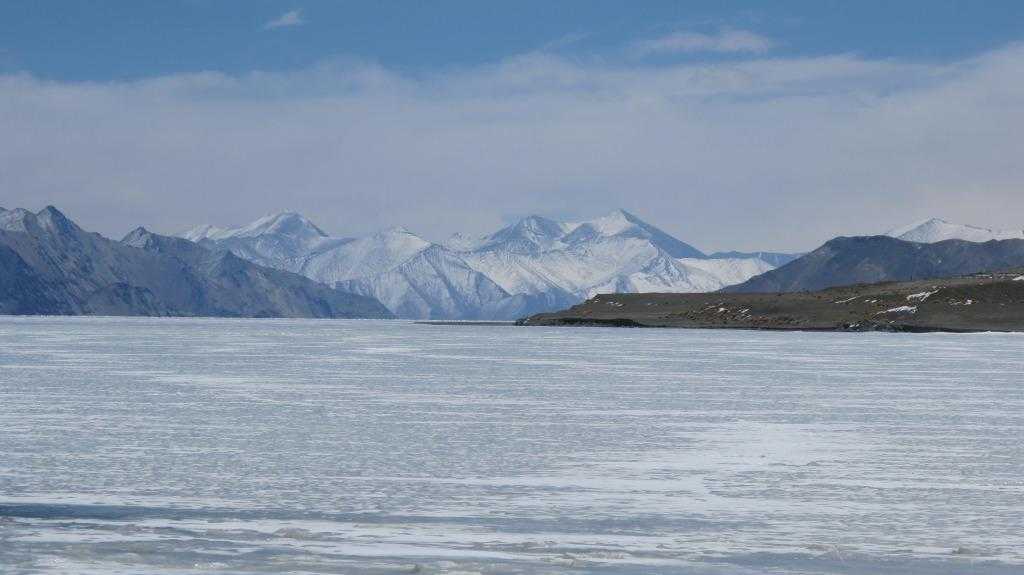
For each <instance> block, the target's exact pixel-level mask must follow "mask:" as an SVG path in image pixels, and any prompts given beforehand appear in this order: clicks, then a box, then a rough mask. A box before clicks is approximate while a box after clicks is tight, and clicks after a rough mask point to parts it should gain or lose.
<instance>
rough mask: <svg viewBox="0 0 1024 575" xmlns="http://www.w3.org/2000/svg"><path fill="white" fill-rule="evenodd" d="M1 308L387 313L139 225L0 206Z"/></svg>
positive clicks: (369, 301)
mask: <svg viewBox="0 0 1024 575" xmlns="http://www.w3.org/2000/svg"><path fill="white" fill-rule="evenodd" d="M0 313H3V314H46V315H153V316H227V317H326V318H338V317H343V318H355V317H372V318H389V317H393V316H392V314H391V313H390V312H389V311H388V310H387V308H385V307H384V306H383V305H381V303H380V302H378V301H377V300H375V299H373V298H370V297H365V296H361V295H355V294H351V293H346V292H343V291H340V290H337V289H334V288H331V287H329V286H326V285H323V284H321V283H317V282H314V281H312V280H310V279H308V278H306V277H303V276H300V275H298V274H293V273H289V272H285V271H281V270H277V269H272V268H268V267H264V266H259V265H256V264H254V263H251V262H249V261H248V260H245V259H242V258H240V257H237V256H235V255H234V254H233V253H231V252H230V251H211V250H208V249H206V248H203V247H201V246H199V245H197V244H195V243H193V242H190V241H187V240H183V239H181V238H175V237H168V236H161V235H157V234H153V233H151V232H149V231H147V230H145V229H144V228H138V229H136V230H134V231H133V232H131V233H130V234H128V235H127V236H126V237H125V238H124V239H123V240H122V241H120V242H118V241H114V240H110V239H107V238H105V237H103V236H101V235H99V234H96V233H90V232H86V231H85V230H83V229H82V228H80V227H79V226H78V225H76V224H75V223H74V222H72V221H71V220H70V219H68V218H67V217H66V216H64V214H62V213H61V212H60V211H58V210H57V209H56V208H54V207H52V206H50V207H46V208H44V209H42V210H40V211H39V212H37V213H32V212H29V211H27V210H23V209H16V210H6V209H3V208H0Z"/></svg>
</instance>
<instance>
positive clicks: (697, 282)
mask: <svg viewBox="0 0 1024 575" xmlns="http://www.w3.org/2000/svg"><path fill="white" fill-rule="evenodd" d="M183 237H185V238H188V239H191V240H192V241H196V242H200V243H202V244H204V245H207V246H208V247H218V248H221V249H227V250H231V251H232V252H234V253H235V254H237V255H238V256H240V257H243V258H246V259H249V260H252V261H255V262H257V263H260V264H263V265H268V266H275V267H279V268H282V269H286V270H288V271H293V272H297V273H301V274H303V275H305V276H307V277H310V278H312V279H314V280H317V281H321V282H324V283H327V284H331V285H337V286H338V287H340V288H341V289H344V290H347V291H351V292H353V293H357V294H362V295H372V296H373V297H376V298H377V299H379V300H380V301H382V302H383V303H384V304H385V305H386V306H388V308H390V309H391V310H392V312H394V313H395V314H396V315H398V316H399V317H405V318H417V319H424V318H433V319H514V318H518V317H522V316H523V315H527V314H530V313H536V312H539V311H545V310H552V309H560V308H564V307H567V306H570V305H573V304H575V303H578V302H580V301H582V300H583V299H585V298H588V297H591V296H593V295H595V294H597V293H605V292H612V291H615V292H649V291H659V292H698V291H714V290H717V289H720V288H722V287H725V286H727V285H732V284H736V283H740V282H742V281H745V280H747V279H749V278H750V277H753V276H755V275H758V274H761V273H764V272H766V271H768V270H771V269H773V268H774V267H775V265H773V264H772V263H769V261H766V260H768V259H770V258H762V257H756V256H755V257H751V256H749V255H746V254H744V255H740V256H739V257H718V256H712V257H709V256H706V255H705V254H704V253H702V252H701V251H700V250H698V249H696V248H694V247H693V246H691V245H689V244H686V243H684V242H682V241H680V240H678V239H676V238H674V237H672V236H670V235H669V234H667V233H665V232H663V231H662V230H660V229H658V228H656V227H654V226H652V225H650V224H648V223H646V222H644V221H642V220H640V219H639V218H637V217H636V216H634V215H632V214H630V213H628V212H625V211H622V210H617V211H615V212H612V213H610V214H608V215H605V216H602V217H599V218H595V219H593V220H588V221H583V222H575V223H569V222H557V221H554V220H550V219H547V218H542V217H539V216H530V217H527V218H524V219H522V220H520V221H518V222H516V223H515V224H512V225H510V226H508V227H506V228H503V229H501V230H499V231H497V232H495V233H493V234H490V235H487V236H483V237H468V236H463V235H459V234H456V235H455V236H453V237H452V238H450V239H449V240H447V241H446V242H444V243H442V244H434V243H431V242H429V241H427V240H424V239H423V238H420V237H418V236H416V235H415V234H413V233H411V232H409V231H408V230H405V229H402V228H397V229H391V230H387V231H383V232H380V233H377V234H373V235H371V236H367V237H363V238H357V239H351V238H332V237H330V236H328V235H327V234H325V233H324V232H323V231H321V230H320V229H319V228H317V227H316V226H315V225H314V224H313V223H312V222H310V221H309V220H307V219H306V218H304V217H302V216H301V215H299V214H295V213H282V214H276V215H271V216H266V217H264V218H261V219H259V220H257V221H255V222H253V223H252V224H249V225H247V226H244V227H241V228H236V229H221V228H217V227H213V226H208V225H207V226H200V227H197V228H195V229H193V230H190V231H189V232H186V233H185V234H183ZM774 255H780V254H774Z"/></svg>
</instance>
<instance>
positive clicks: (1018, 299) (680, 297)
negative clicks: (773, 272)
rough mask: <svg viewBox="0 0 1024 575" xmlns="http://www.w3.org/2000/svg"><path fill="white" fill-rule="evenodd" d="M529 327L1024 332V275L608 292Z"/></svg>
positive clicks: (533, 321)
mask: <svg viewBox="0 0 1024 575" xmlns="http://www.w3.org/2000/svg"><path fill="white" fill-rule="evenodd" d="M520 323H521V324H522V325H534V326H576V325H591V326H621V327H686V328H735V329H775V330H829V331H914V332H920V331H958V332H959V331H1024V271H1014V272H1003V273H986V274H979V275H974V276H968V277H957V278H949V279H938V280H934V279H932V280H923V281H914V282H902V283H892V282H887V283H878V284H862V285H855V286H844V287H837V288H830V289H827V290H822V291H814V292H796V293H782V294H778V293H776V294H764V293H703V294H655V293H651V294H606V295H600V296H596V297H594V298H591V299H589V300H587V301H586V302H585V303H583V304H580V305H577V306H574V307H572V308H570V309H567V310H564V311H560V312H555V313H547V314H539V315H535V316H532V317H529V318H526V319H524V320H522V321H521V322H520Z"/></svg>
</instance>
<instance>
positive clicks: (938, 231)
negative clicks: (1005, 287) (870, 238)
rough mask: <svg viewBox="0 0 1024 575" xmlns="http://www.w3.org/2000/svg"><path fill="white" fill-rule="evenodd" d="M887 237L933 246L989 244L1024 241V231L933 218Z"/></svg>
mask: <svg viewBox="0 0 1024 575" xmlns="http://www.w3.org/2000/svg"><path fill="white" fill-rule="evenodd" d="M885 235H887V236H891V237H894V238H897V239H901V240H904V241H908V242H917V243H922V244H932V243H935V242H941V241H944V240H965V241H968V242H987V241H990V240H1013V239H1024V230H992V229H988V228H980V227H977V226H968V225H964V224H954V223H951V222H947V221H946V220H940V219H938V218H932V219H930V220H925V221H923V222H915V223H913V224H910V225H907V226H903V227H901V228H896V229H894V230H889V231H888V232H886V234H885Z"/></svg>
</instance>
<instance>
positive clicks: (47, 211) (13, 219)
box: [0, 206, 82, 236]
mask: <svg viewBox="0 0 1024 575" xmlns="http://www.w3.org/2000/svg"><path fill="white" fill-rule="evenodd" d="M0 230H5V231H9V232H27V233H40V232H41V233H47V234H53V235H58V236H67V235H72V234H76V233H78V232H81V231H82V230H81V228H79V227H78V225H76V224H75V223H74V222H72V221H71V220H69V219H68V218H67V216H65V215H64V214H63V213H61V211H60V210H58V209H57V208H55V207H53V206H46V207H45V208H43V209H41V210H39V211H38V212H36V213H34V214H33V213H32V212H30V211H28V210H26V209H22V208H16V209H13V210H4V211H2V212H0Z"/></svg>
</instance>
